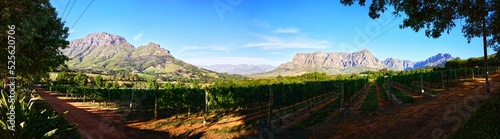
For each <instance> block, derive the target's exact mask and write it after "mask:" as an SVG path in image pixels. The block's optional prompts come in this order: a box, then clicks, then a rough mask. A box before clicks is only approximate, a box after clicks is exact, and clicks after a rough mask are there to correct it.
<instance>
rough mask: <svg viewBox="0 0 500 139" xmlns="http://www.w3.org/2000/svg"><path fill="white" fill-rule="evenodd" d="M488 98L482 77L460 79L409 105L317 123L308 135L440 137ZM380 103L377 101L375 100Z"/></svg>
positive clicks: (498, 85)
mask: <svg viewBox="0 0 500 139" xmlns="http://www.w3.org/2000/svg"><path fill="white" fill-rule="evenodd" d="M491 86H492V89H491V91H492V92H494V93H495V94H498V91H500V77H499V76H498V74H495V75H493V76H492V80H491ZM488 98H491V95H489V94H487V93H485V89H484V79H483V80H472V81H466V82H462V83H460V84H459V85H457V86H455V87H451V88H448V89H445V90H442V91H441V93H440V95H438V96H437V97H435V98H432V99H424V100H423V101H419V102H417V103H413V104H403V105H394V104H393V105H391V104H388V105H387V106H384V107H386V108H387V109H386V110H380V109H378V111H377V113H378V114H377V115H375V116H358V117H354V118H350V119H345V120H343V121H341V122H340V123H338V124H336V123H328V124H319V125H318V126H316V127H315V129H314V130H327V129H328V130H329V131H328V132H315V134H308V137H309V138H444V137H447V136H448V135H449V134H451V133H453V131H454V130H456V129H457V128H458V126H459V125H460V124H461V123H462V122H463V121H464V120H465V119H467V118H468V117H469V116H470V114H472V113H473V112H474V111H475V109H476V108H478V107H479V105H480V102H482V101H483V100H485V99H488ZM379 103H380V102H379Z"/></svg>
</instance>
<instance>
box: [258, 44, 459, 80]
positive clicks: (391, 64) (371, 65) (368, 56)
mask: <svg viewBox="0 0 500 139" xmlns="http://www.w3.org/2000/svg"><path fill="white" fill-rule="evenodd" d="M452 59H454V57H452V56H451V55H450V54H442V53H439V54H437V55H435V56H432V57H430V58H428V59H426V60H423V61H416V62H413V61H410V60H400V59H396V58H388V59H386V60H383V61H380V60H379V59H378V58H376V57H375V56H373V55H372V53H371V52H370V51H368V50H366V49H364V50H361V51H357V52H353V53H345V52H331V53H324V52H315V53H297V54H296V55H295V57H294V58H293V59H292V61H291V62H286V63H283V64H281V65H279V66H278V68H276V69H274V70H272V71H269V72H266V73H258V74H252V75H249V76H250V77H275V76H278V75H282V76H288V75H292V76H293V75H301V74H304V73H309V72H325V73H327V74H346V73H359V72H362V71H366V70H379V69H382V68H388V69H392V70H410V69H416V68H423V67H432V66H441V65H444V64H445V63H446V61H449V60H452Z"/></svg>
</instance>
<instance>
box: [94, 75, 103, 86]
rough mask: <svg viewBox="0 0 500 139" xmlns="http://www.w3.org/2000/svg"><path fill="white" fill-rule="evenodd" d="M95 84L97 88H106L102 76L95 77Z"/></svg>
mask: <svg viewBox="0 0 500 139" xmlns="http://www.w3.org/2000/svg"><path fill="white" fill-rule="evenodd" d="M94 84H95V86H97V88H101V87H104V81H103V79H102V77H101V75H97V76H94Z"/></svg>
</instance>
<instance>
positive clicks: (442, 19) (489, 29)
mask: <svg viewBox="0 0 500 139" xmlns="http://www.w3.org/2000/svg"><path fill="white" fill-rule="evenodd" d="M356 1H357V2H358V4H359V5H361V6H365V2H366V0H340V3H342V4H344V5H348V6H351V5H353V4H354V2H356ZM386 6H392V7H393V8H394V12H393V13H392V14H394V15H396V16H398V17H400V16H401V14H400V13H404V14H405V15H407V17H406V18H404V19H403V23H402V24H401V25H400V26H399V27H400V28H401V29H403V28H412V29H413V30H414V31H415V32H418V31H420V30H421V29H426V30H425V35H426V36H427V37H432V38H439V37H440V36H441V34H442V33H443V32H445V31H446V33H449V32H450V31H451V29H453V28H454V27H455V26H456V24H455V21H460V20H462V19H465V24H463V25H462V33H463V34H464V37H466V38H467V43H470V41H471V39H472V38H475V37H482V39H483V51H484V59H483V62H484V67H485V68H484V70H485V78H486V91H487V92H488V93H490V89H489V88H490V87H489V81H488V60H487V59H488V58H487V57H488V56H487V49H486V48H487V47H493V48H494V49H495V50H497V51H498V49H499V48H500V45H499V44H500V28H499V27H498V26H500V18H499V17H500V13H498V12H497V11H498V10H499V9H500V1H498V0H478V1H457V0H451V1H422V0H420V1H416V0H378V1H376V0H374V1H372V3H371V5H370V11H369V13H368V15H369V16H370V17H371V18H372V19H376V18H379V17H380V14H381V13H384V12H385V11H386V10H387V7H386Z"/></svg>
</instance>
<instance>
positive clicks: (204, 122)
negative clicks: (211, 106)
mask: <svg viewBox="0 0 500 139" xmlns="http://www.w3.org/2000/svg"><path fill="white" fill-rule="evenodd" d="M207 113H208V90H206V89H205V109H204V110H203V126H206V124H207Z"/></svg>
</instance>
